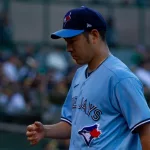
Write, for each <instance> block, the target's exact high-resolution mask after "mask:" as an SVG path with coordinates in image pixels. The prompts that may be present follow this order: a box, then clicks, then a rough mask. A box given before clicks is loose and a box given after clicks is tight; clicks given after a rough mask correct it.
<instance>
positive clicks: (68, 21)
mask: <svg viewBox="0 0 150 150" xmlns="http://www.w3.org/2000/svg"><path fill="white" fill-rule="evenodd" d="M106 29H107V27H106V22H105V20H104V19H103V17H102V15H101V14H100V13H98V12H97V11H95V10H92V9H90V8H87V7H81V8H77V9H72V10H70V11H68V12H67V14H66V15H65V17H64V21H63V29H62V30H59V31H57V32H55V33H53V34H51V38H53V39H58V38H64V39H65V41H66V43H67V51H68V52H69V53H70V54H71V55H72V57H73V59H75V61H76V62H77V64H79V65H81V66H82V67H80V68H79V69H78V70H77V71H76V73H75V75H74V78H73V81H72V85H71V87H70V90H69V92H68V95H67V97H66V100H65V103H64V105H63V107H62V113H61V121H60V122H59V123H57V124H54V125H43V124H42V123H41V122H35V123H33V124H31V125H29V126H28V127H27V132H26V135H27V138H28V140H29V141H30V142H31V144H33V145H34V144H37V143H38V142H39V141H40V140H41V139H43V138H45V137H49V138H55V139H66V138H70V148H69V149H70V150H87V149H89V150H142V149H143V150H150V109H149V107H148V105H147V103H146V100H145V98H144V95H143V87H142V84H141V82H140V81H139V79H138V78H137V77H136V76H135V75H134V74H133V73H132V72H131V71H130V70H129V68H128V67H127V66H126V65H125V64H124V63H123V62H121V61H120V60H119V59H118V58H116V57H114V56H113V55H112V54H111V53H110V51H109V48H108V46H107V43H106V41H105V35H106Z"/></svg>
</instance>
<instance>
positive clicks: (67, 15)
mask: <svg viewBox="0 0 150 150" xmlns="http://www.w3.org/2000/svg"><path fill="white" fill-rule="evenodd" d="M70 20H71V12H69V13H67V14H66V16H65V17H64V25H65V24H66V23H67V22H68V21H70Z"/></svg>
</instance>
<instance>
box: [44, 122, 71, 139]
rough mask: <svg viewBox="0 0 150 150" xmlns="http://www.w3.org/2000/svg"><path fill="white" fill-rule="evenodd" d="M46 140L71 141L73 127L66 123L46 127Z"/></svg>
mask: <svg viewBox="0 0 150 150" xmlns="http://www.w3.org/2000/svg"><path fill="white" fill-rule="evenodd" d="M44 130H45V138H54V139H69V138H70V135H71V126H70V125H69V124H68V123H66V122H59V123H57V124H54V125H44Z"/></svg>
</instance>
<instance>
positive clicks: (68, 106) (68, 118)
mask: <svg viewBox="0 0 150 150" xmlns="http://www.w3.org/2000/svg"><path fill="white" fill-rule="evenodd" d="M60 119H61V121H65V122H67V123H69V124H70V125H71V124H72V87H70V90H69V92H68V94H67V97H66V100H65V102H64V104H63V107H62V111H61V118H60Z"/></svg>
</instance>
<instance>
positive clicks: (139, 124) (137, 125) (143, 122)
mask: <svg viewBox="0 0 150 150" xmlns="http://www.w3.org/2000/svg"><path fill="white" fill-rule="evenodd" d="M147 122H150V119H148V120H145V121H142V122H140V123H138V124H136V125H135V126H134V127H133V128H132V130H131V132H133V131H134V130H135V129H136V128H137V127H139V126H141V125H143V124H145V123H147Z"/></svg>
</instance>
